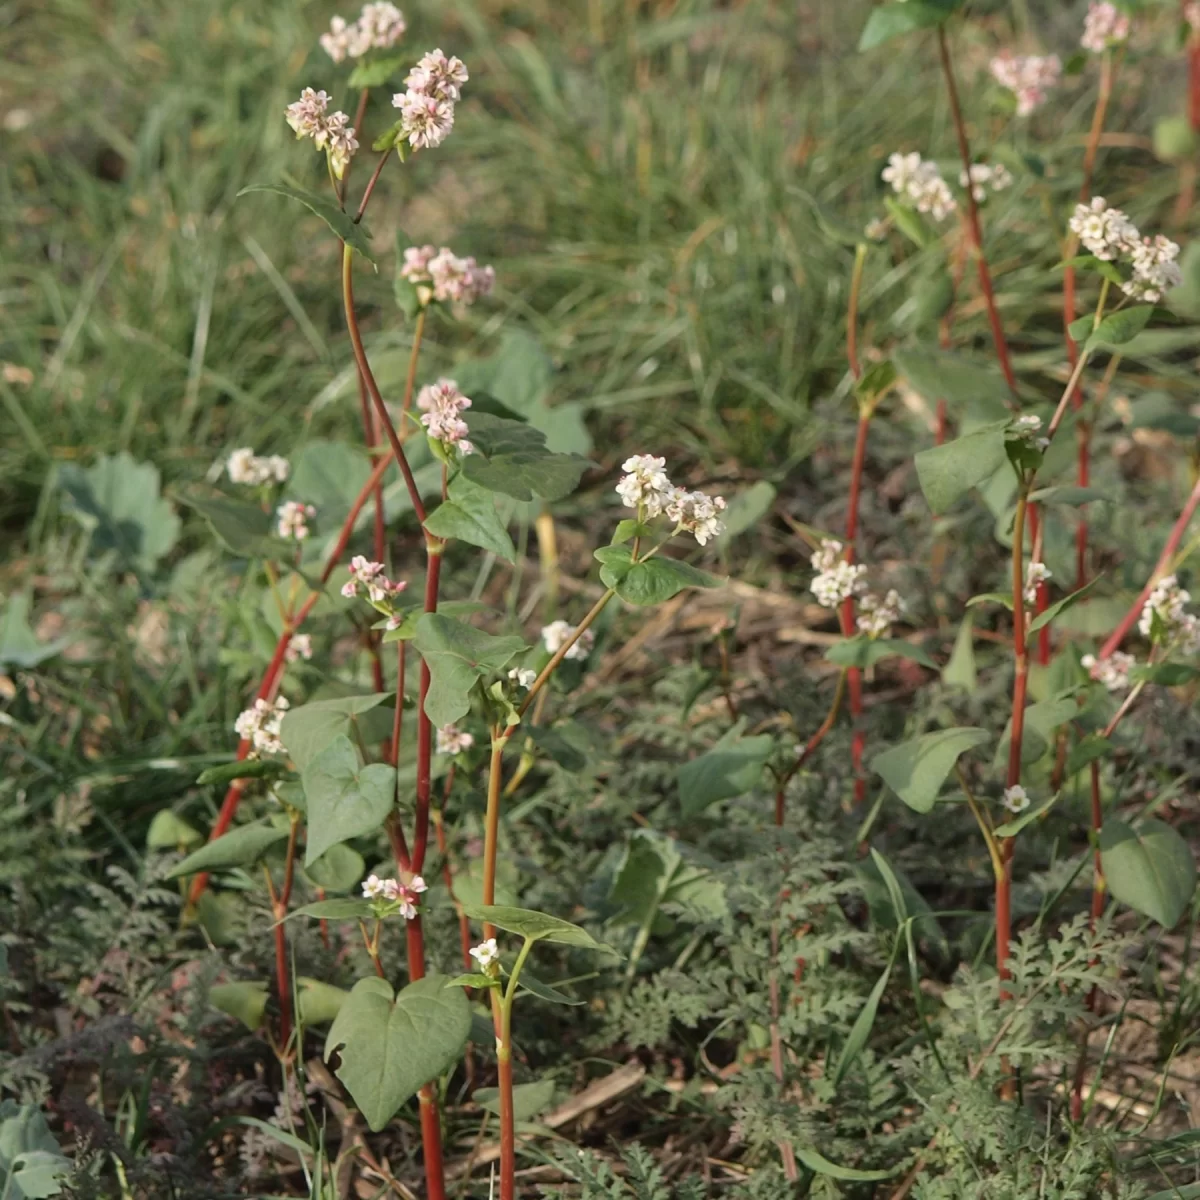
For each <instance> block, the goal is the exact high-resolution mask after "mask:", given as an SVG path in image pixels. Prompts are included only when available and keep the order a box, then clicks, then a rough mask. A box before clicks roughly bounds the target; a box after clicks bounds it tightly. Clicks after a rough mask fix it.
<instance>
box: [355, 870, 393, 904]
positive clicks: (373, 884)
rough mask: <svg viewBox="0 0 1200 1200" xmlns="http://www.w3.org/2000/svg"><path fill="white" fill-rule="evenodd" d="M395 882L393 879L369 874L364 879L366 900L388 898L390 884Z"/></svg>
mask: <svg viewBox="0 0 1200 1200" xmlns="http://www.w3.org/2000/svg"><path fill="white" fill-rule="evenodd" d="M391 883H394V880H391V879H380V878H379V876H378V875H368V876H367V877H366V879H365V880H363V885H362V894H363V899H364V900H383V899H385V898H387V893H388V885H389V884H391Z"/></svg>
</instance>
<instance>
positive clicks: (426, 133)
mask: <svg viewBox="0 0 1200 1200" xmlns="http://www.w3.org/2000/svg"><path fill="white" fill-rule="evenodd" d="M468 78H469V76H468V75H467V68H466V67H465V66H464V65H463V63H462V60H461V59H458V58H454V57H450V58H447V57H446V55H445V54H443V53H442V51H441V50H431V51H430V52H429V53H428V54H426V55H424V57H422V58H421V60H420V61H419V62H418V63H417V65H416V66H415V67H414V68H413V69H412V70H411V71H410V72H409V73H408V76H407V78H406V79H405V80H404V85H405V87H406V88H407V89H408V90H407V91H403V92H397V93H396V94H395V95H394V96H393V97H392V104H393V106H394V107H396V108H398V109H399V110H400V137H401V138H407V139H408V144H409V145H410V146H411V147H412V148H413V149H414V150H422V149H425V148H428V147H433V146H439V145H441V143H442V142H443V141H444V140H445V138H446V135H447V134H448V133H449V132H450V130H451V129H453V128H454V105H455V102H456V101H457V100H458V99H459V98H460V97H461V96H462V86H463V84H464V83H466V82H467V79H468Z"/></svg>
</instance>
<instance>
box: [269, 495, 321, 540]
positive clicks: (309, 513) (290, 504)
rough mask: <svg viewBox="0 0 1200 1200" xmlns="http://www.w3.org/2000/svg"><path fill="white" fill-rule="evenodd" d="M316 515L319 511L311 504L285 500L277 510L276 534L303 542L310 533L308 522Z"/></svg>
mask: <svg viewBox="0 0 1200 1200" xmlns="http://www.w3.org/2000/svg"><path fill="white" fill-rule="evenodd" d="M316 515H317V510H316V508H315V507H314V506H313V505H311V504H301V503H300V502H299V501H298V500H285V501H284V502H283V503H282V504H281V505H280V506H279V507H278V508H277V509H276V510H275V521H276V525H275V532H276V533H277V534H279V536H280V537H281V538H288V539H289V540H294V541H297V542H302V541H304V539H305V538H306V537H308V535H309V532H310V530H309V528H308V522H309V521H310V520H311V519H312V518H313V517H315V516H316Z"/></svg>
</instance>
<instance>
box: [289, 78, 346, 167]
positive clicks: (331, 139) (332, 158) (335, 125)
mask: <svg viewBox="0 0 1200 1200" xmlns="http://www.w3.org/2000/svg"><path fill="white" fill-rule="evenodd" d="M328 107H329V96H328V95H327V94H326V93H325V92H315V91H313V89H312V88H305V89H304V91H302V92H301V93H300V99H299V100H296V101H295V102H294V103H292V104H289V105H288V106H287V123H288V124H289V125H290V126H291V127H292V129H293V130H294V131H295V133H296V137H297V138H306V137H307V138H312V140H313V144H314V145H315V146H316V148H317V149H318V150H324V151H325V152H326V153H327V154H328V155H329V166H330V169H331V170H332V171H333V173H334V175H336V176H337V177H338V179H341V177H342V175H343V174H345V171H346V167H347V165H348V164H349V162H350V160H351V158H353V157H354V152H355V151H356V150H357V149H358V138H357V137H356V136H355V131H354V127H353V126H352V125H351V124H350V118H349V117H348V116H346V114H345V113H344V112H333V113H327V112H326V109H327V108H328Z"/></svg>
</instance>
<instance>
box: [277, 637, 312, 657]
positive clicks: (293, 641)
mask: <svg viewBox="0 0 1200 1200" xmlns="http://www.w3.org/2000/svg"><path fill="white" fill-rule="evenodd" d="M312 656H313V648H312V638H311V637H310V636H309V635H308V634H307V633H293V634H292V636H291V637H290V638H288V644H287V649H286V650H285V651H284V652H283V657H284V658H285V659H287V661H288V662H298V661H299V660H300V659H304V660H305V661H306V662H307V661H308V660H309V659H310V658H312Z"/></svg>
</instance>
